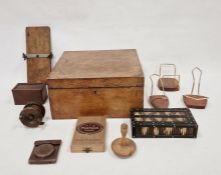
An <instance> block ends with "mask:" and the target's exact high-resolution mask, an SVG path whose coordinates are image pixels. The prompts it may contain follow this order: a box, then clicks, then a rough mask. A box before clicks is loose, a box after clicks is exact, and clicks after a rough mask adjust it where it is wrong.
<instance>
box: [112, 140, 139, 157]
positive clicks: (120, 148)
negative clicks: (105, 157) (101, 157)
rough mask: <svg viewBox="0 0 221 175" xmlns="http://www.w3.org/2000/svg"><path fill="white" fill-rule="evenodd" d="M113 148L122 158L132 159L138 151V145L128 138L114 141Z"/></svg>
mask: <svg viewBox="0 0 221 175" xmlns="http://www.w3.org/2000/svg"><path fill="white" fill-rule="evenodd" d="M124 139H125V140H124ZM111 147H112V150H113V152H114V153H115V154H116V155H117V156H119V157H121V158H127V157H130V156H131V155H133V153H134V152H135V151H136V144H135V143H134V142H133V140H131V139H128V138H118V139H116V140H114V141H113V142H112V145H111Z"/></svg>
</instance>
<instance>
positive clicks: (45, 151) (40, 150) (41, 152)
mask: <svg viewBox="0 0 221 175" xmlns="http://www.w3.org/2000/svg"><path fill="white" fill-rule="evenodd" d="M54 151H55V148H54V146H53V145H52V144H42V145H39V146H37V147H36V148H35V149H34V154H35V155H36V156H37V157H40V158H45V157H48V156H50V155H52V153H53V152H54Z"/></svg>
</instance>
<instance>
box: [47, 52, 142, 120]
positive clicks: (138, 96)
mask: <svg viewBox="0 0 221 175" xmlns="http://www.w3.org/2000/svg"><path fill="white" fill-rule="evenodd" d="M47 84H48V90H49V92H48V93H49V100H50V107H51V113H52V117H53V119H71V118H78V117H81V116H104V115H105V116H108V117H129V116H130V109H131V108H142V107H143V93H144V75H143V71H142V68H141V65H140V62H139V59H138V56H137V52H136V50H134V49H129V50H101V51H66V52H64V53H63V55H62V56H61V58H60V60H59V61H58V62H57V64H56V65H55V67H54V69H53V70H52V72H51V73H50V75H49V77H48V79H47Z"/></svg>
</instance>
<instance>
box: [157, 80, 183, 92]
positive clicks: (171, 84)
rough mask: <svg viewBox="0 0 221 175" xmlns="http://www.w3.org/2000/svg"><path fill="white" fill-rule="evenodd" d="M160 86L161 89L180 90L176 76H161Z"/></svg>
mask: <svg viewBox="0 0 221 175" xmlns="http://www.w3.org/2000/svg"><path fill="white" fill-rule="evenodd" d="M158 88H159V89H160V90H161V91H163V90H164V91H179V89H180V86H179V81H178V80H177V79H176V78H160V79H159V80H158Z"/></svg>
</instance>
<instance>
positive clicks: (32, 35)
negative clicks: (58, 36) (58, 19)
mask: <svg viewBox="0 0 221 175" xmlns="http://www.w3.org/2000/svg"><path fill="white" fill-rule="evenodd" d="M50 40H51V39H50V28H49V27H44V26H43V27H26V53H27V54H50V53H51V41H50ZM50 71H51V59H50V58H31V59H27V79H28V82H29V83H45V82H46V79H47V77H48V74H49V73H50Z"/></svg>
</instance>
